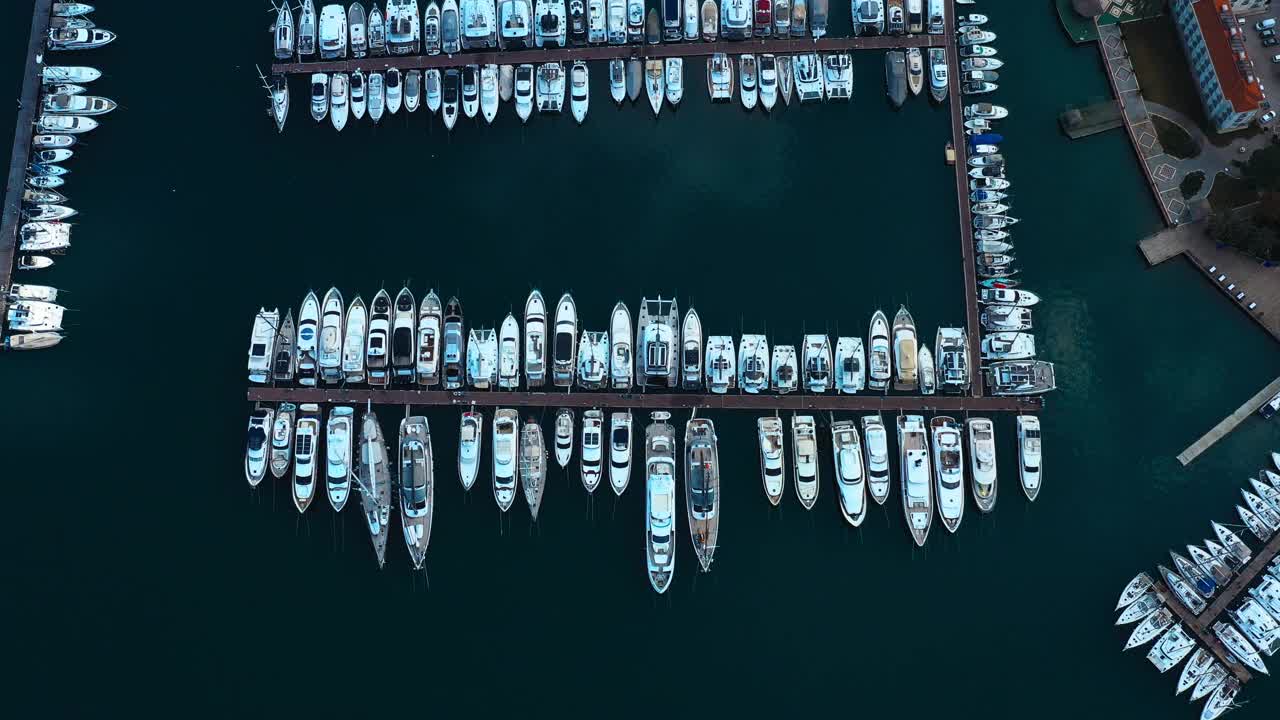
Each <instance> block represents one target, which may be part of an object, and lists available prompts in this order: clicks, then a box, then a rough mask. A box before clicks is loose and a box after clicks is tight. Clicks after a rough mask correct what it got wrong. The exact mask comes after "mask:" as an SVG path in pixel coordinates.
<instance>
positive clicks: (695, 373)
mask: <svg viewBox="0 0 1280 720" xmlns="http://www.w3.org/2000/svg"><path fill="white" fill-rule="evenodd" d="M680 338H681V341H680V387H682V388H684V389H685V390H697V389H699V388H701V387H702V318H701V317H700V316H699V315H698V311H697V310H694V309H693V308H689V309H688V311H686V312H685V314H684V322H683V323H681V326H680Z"/></svg>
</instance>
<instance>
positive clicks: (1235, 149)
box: [1146, 100, 1271, 220]
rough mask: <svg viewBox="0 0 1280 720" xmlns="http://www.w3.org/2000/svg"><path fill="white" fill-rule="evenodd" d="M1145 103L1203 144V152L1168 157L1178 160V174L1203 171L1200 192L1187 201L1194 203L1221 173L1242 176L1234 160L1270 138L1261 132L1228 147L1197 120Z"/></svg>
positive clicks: (1158, 105) (1151, 111) (1260, 146)
mask: <svg viewBox="0 0 1280 720" xmlns="http://www.w3.org/2000/svg"><path fill="white" fill-rule="evenodd" d="M1146 104H1147V110H1148V111H1149V112H1150V113H1151V114H1152V115H1156V116H1158V117H1162V118H1164V119H1165V120H1168V121H1169V122H1171V123H1173V124H1175V125H1177V126H1178V127H1180V128H1182V129H1183V130H1185V131H1186V132H1187V134H1188V135H1190V136H1191V139H1192V141H1193V142H1195V144H1196V145H1197V146H1198V147H1199V148H1200V154H1199V155H1197V156H1196V157H1193V158H1187V159H1177V158H1172V157H1171V158H1169V159H1170V161H1171V162H1174V163H1175V166H1176V168H1177V170H1178V173H1179V176H1184V175H1187V174H1190V173H1193V172H1202V173H1204V175H1205V182H1204V185H1203V186H1202V187H1201V188H1200V191H1199V192H1197V193H1196V194H1195V195H1194V196H1193V197H1191V198H1189V199H1188V201H1187V202H1188V203H1190V204H1191V205H1193V206H1194V205H1196V204H1197V203H1196V201H1197V200H1202V199H1204V198H1207V197H1209V192H1210V191H1211V190H1213V181H1214V180H1215V179H1216V178H1217V176H1218V174H1219V173H1226V174H1227V175H1230V176H1231V177H1234V178H1239V177H1243V176H1242V175H1241V173H1240V168H1238V167H1236V166H1235V165H1233V164H1232V163H1234V162H1235V161H1237V160H1243V159H1245V158H1247V157H1249V156H1250V155H1252V154H1253V152H1254V151H1255V150H1261V149H1262V148H1264V147H1266V146H1267V143H1269V142H1271V135H1270V134H1268V133H1262V134H1259V135H1254V136H1253V137H1250V138H1245V139H1243V140H1239V141H1235V142H1232V144H1231V145H1228V146H1226V147H1219V146H1217V145H1215V144H1213V142H1212V141H1210V140H1209V138H1208V137H1207V136H1206V135H1205V134H1204V131H1203V130H1201V129H1200V126H1199V125H1197V124H1196V121H1195V120H1192V119H1191V118H1189V117H1187V116H1186V115H1184V114H1183V113H1181V112H1179V111H1177V110H1174V109H1173V108H1171V107H1169V106H1167V105H1161V104H1160V103H1157V102H1152V101H1150V100H1147V101H1146ZM1241 147H1243V148H1245V150H1246V152H1243V153H1242V152H1240V148H1241ZM1195 219H1197V220H1199V219H1200V218H1199V217H1196V218H1195Z"/></svg>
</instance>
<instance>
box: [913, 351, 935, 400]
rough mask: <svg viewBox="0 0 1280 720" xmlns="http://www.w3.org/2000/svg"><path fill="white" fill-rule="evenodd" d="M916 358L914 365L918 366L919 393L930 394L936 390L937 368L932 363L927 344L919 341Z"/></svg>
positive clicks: (931, 354)
mask: <svg viewBox="0 0 1280 720" xmlns="http://www.w3.org/2000/svg"><path fill="white" fill-rule="evenodd" d="M916 358H917V362H916V367H917V368H919V376H920V394H921V395H932V394H934V393H935V392H937V390H938V376H937V368H936V367H935V366H934V364H933V353H931V352H929V346H928V345H925V344H923V343H921V345H920V350H919V351H918V353H917V354H916Z"/></svg>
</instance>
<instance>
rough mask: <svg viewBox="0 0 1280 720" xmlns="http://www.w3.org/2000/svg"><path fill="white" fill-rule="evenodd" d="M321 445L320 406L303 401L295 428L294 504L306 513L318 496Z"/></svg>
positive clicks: (299, 510) (300, 511)
mask: <svg viewBox="0 0 1280 720" xmlns="http://www.w3.org/2000/svg"><path fill="white" fill-rule="evenodd" d="M319 445H320V406H319V405H317V404H315V403H303V404H302V405H300V406H299V407H298V421H297V423H296V424H295V425H294V429H293V506H294V507H296V508H297V509H298V512H299V513H305V512H306V511H307V508H308V507H310V506H311V501H312V500H315V497H316V450H317V449H319Z"/></svg>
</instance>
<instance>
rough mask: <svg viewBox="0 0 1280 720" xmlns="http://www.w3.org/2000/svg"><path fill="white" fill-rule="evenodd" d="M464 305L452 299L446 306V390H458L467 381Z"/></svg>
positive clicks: (444, 357) (443, 356)
mask: <svg viewBox="0 0 1280 720" xmlns="http://www.w3.org/2000/svg"><path fill="white" fill-rule="evenodd" d="M462 327H463V323H462V303H460V302H458V298H456V297H451V298H449V302H447V303H445V306H444V354H443V355H442V356H441V357H442V359H443V360H444V389H445V390H458V389H460V388H461V387H462V384H463V382H464V381H465V380H466V369H465V363H466V340H465V339H464V336H463V334H462Z"/></svg>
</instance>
